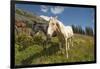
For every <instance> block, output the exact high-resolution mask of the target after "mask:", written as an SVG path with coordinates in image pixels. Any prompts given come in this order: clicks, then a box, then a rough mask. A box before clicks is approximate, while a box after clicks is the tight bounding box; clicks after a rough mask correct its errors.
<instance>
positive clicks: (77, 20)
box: [16, 4, 94, 29]
mask: <svg viewBox="0 0 100 69" xmlns="http://www.w3.org/2000/svg"><path fill="white" fill-rule="evenodd" d="M16 8H20V9H22V10H26V11H29V12H32V13H36V14H37V15H39V16H40V15H44V16H49V17H50V16H58V20H59V21H61V22H62V23H63V24H64V25H65V26H67V25H75V26H81V27H82V28H83V29H85V27H87V26H89V27H92V28H93V29H94V8H83V7H69V6H66V7H65V6H50V5H29V4H16Z"/></svg>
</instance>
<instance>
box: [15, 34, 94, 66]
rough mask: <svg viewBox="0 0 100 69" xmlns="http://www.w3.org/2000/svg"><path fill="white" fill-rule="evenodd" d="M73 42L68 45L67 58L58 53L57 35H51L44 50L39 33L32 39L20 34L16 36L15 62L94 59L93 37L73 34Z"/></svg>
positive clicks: (65, 61)
mask: <svg viewBox="0 0 100 69" xmlns="http://www.w3.org/2000/svg"><path fill="white" fill-rule="evenodd" d="M19 40H21V41H19ZM73 42H74V46H73V47H70V50H69V58H68V59H67V58H66V57H65V56H64V54H61V53H60V52H61V51H60V49H59V40H58V39H57V37H53V38H52V40H51V43H50V44H48V45H47V46H46V50H44V49H43V38H42V37H41V36H40V35H39V36H35V37H34V38H33V39H32V38H30V37H28V36H25V35H21V36H19V37H16V44H15V64H16V65H25V64H26V65H30V64H52V63H67V62H85V61H93V60H94V39H93V37H91V36H86V35H80V34H75V35H74V39H73ZM18 43H19V44H18ZM21 45H24V46H21Z"/></svg>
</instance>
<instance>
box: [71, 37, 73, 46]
mask: <svg viewBox="0 0 100 69" xmlns="http://www.w3.org/2000/svg"><path fill="white" fill-rule="evenodd" d="M71 44H72V47H73V37H71Z"/></svg>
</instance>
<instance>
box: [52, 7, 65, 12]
mask: <svg viewBox="0 0 100 69" xmlns="http://www.w3.org/2000/svg"><path fill="white" fill-rule="evenodd" d="M63 11H64V7H60V6H56V7H51V12H52V13H53V14H60V13H62V12H63Z"/></svg>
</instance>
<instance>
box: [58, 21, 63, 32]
mask: <svg viewBox="0 0 100 69" xmlns="http://www.w3.org/2000/svg"><path fill="white" fill-rule="evenodd" d="M57 23H58V24H59V30H60V31H61V32H63V30H64V25H63V23H62V22H60V21H59V20H57Z"/></svg>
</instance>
